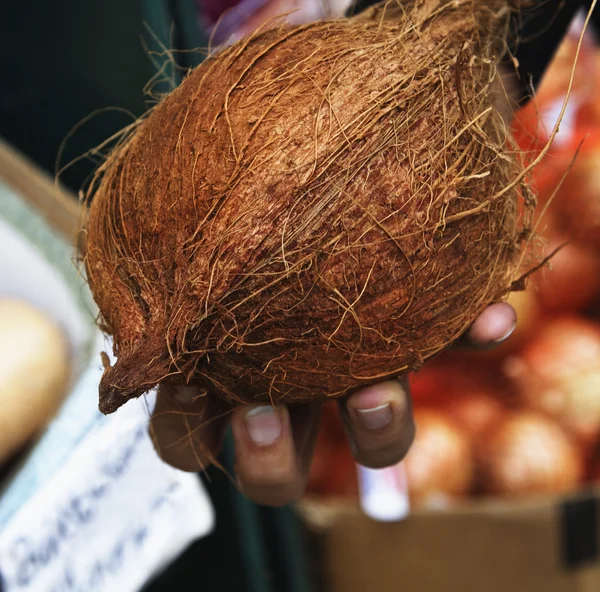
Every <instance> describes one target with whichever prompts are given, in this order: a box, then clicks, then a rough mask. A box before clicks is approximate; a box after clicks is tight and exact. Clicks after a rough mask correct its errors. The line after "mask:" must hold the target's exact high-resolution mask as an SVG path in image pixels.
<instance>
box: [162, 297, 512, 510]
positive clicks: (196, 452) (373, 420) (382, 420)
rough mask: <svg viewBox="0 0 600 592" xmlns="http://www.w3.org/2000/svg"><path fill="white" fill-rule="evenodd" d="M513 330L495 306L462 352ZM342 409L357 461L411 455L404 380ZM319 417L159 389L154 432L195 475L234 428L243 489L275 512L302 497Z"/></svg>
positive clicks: (376, 463)
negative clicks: (226, 433) (409, 451)
mask: <svg viewBox="0 0 600 592" xmlns="http://www.w3.org/2000/svg"><path fill="white" fill-rule="evenodd" d="M515 324H516V313H515V311H514V309H513V308H512V307H511V306H510V305H509V304H506V303H503V302H499V303H496V304H492V305H491V306H489V307H488V308H487V309H486V310H485V311H484V312H483V313H482V314H481V315H480V316H479V317H478V318H477V319H476V320H475V322H474V323H473V324H472V325H471V327H470V328H469V330H468V331H467V332H466V334H465V335H464V336H463V338H462V339H461V344H460V346H461V347H462V346H464V347H470V348H475V349H487V348H489V347H492V346H494V345H498V344H500V343H501V342H502V341H504V340H505V339H506V338H507V337H508V336H509V335H510V334H511V333H512V331H513V330H514V327H515ZM339 410H340V415H341V417H342V420H343V422H344V426H345V429H346V433H347V436H348V440H349V443H350V447H351V449H352V451H353V454H354V457H355V459H356V461H357V462H358V463H360V464H362V465H364V466H367V467H373V468H380V467H386V466H391V465H394V464H396V463H398V462H400V460H402V458H403V457H404V455H405V454H406V453H407V452H408V449H409V447H410V445H411V443H412V440H413V437H414V431H415V428H414V423H413V417H412V408H411V400H410V393H409V389H408V380H407V378H406V377H403V378H399V379H398V380H390V381H387V382H382V383H380V384H376V385H373V386H369V387H367V388H364V389H360V390H358V391H356V392H354V393H352V394H351V395H349V396H348V397H346V398H344V399H342V400H340V402H339ZM320 414H321V404H320V403H314V404H301V405H297V406H293V407H286V406H285V405H281V406H277V407H271V406H249V405H245V406H239V407H235V408H233V409H232V408H228V407H227V406H226V404H225V403H223V402H221V401H218V400H216V398H215V397H209V396H207V397H201V396H199V393H198V391H197V390H196V389H195V388H194V387H182V388H178V389H173V388H172V387H169V386H162V387H160V388H159V392H158V396H157V403H156V408H155V410H154V413H153V416H152V419H151V434H152V438H153V441H154V444H155V447H156V450H157V452H158V454H159V455H160V456H161V457H162V458H163V460H164V461H165V462H167V463H168V464H170V465H172V466H174V467H176V468H179V469H182V470H184V471H192V472H198V471H202V470H204V469H206V468H207V466H209V465H210V464H211V462H213V461H214V459H215V458H216V456H217V455H218V452H219V449H220V446H221V442H222V440H223V435H224V432H225V429H226V427H227V426H228V424H231V428H232V432H233V438H234V442H235V451H236V474H237V479H238V483H239V486H240V489H241V490H242V491H243V493H245V494H246V495H247V496H248V497H249V498H251V499H252V500H254V501H255V502H257V503H260V504H264V505H272V506H280V505H284V504H287V503H290V502H292V501H294V500H296V499H297V498H298V497H299V496H300V495H301V494H302V493H303V491H304V488H305V486H306V481H307V476H308V470H309V468H310V462H311V459H312V454H313V451H314V446H315V441H316V436H317V431H318V428H319V419H320Z"/></svg>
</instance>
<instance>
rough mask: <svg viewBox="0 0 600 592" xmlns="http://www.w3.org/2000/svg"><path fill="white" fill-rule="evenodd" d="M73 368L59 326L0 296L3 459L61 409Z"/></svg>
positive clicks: (0, 460) (0, 448) (0, 457)
mask: <svg viewBox="0 0 600 592" xmlns="http://www.w3.org/2000/svg"><path fill="white" fill-rule="evenodd" d="M69 371H70V365H69V355H68V347H67V342H66V339H65V337H64V336H63V334H62V333H61V331H60V330H59V329H58V327H57V326H56V325H55V324H54V323H53V322H52V321H51V320H50V319H48V318H47V317H46V316H45V315H44V314H43V313H41V312H39V311H38V310H37V309H35V308H33V307H32V306H30V305H29V304H26V303H25V302H20V301H18V300H12V299H0V408H1V409H2V412H1V413H0V464H2V463H3V462H5V461H6V460H8V458H9V457H10V456H11V455H12V454H14V453H15V452H16V451H17V450H18V449H19V448H20V447H21V446H23V445H24V444H25V443H26V442H27V441H28V440H29V439H30V438H31V437H32V436H33V435H34V434H35V433H36V432H38V431H39V430H40V429H41V428H42V427H43V426H44V425H45V424H46V423H47V421H48V420H49V419H50V417H51V416H52V414H53V413H54V412H55V411H56V409H57V408H58V406H59V404H60V402H61V401H62V400H63V398H64V396H65V395H66V390H67V383H68V379H69Z"/></svg>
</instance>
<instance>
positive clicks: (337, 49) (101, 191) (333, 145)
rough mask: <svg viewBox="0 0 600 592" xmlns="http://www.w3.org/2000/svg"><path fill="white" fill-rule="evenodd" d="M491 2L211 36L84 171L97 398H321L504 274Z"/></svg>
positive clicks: (511, 200)
mask: <svg viewBox="0 0 600 592" xmlns="http://www.w3.org/2000/svg"><path fill="white" fill-rule="evenodd" d="M508 12H509V10H508V6H507V5H506V4H505V3H504V2H501V1H498V2H479V1H476V0H454V1H447V0H413V1H412V2H403V3H402V4H396V3H386V4H381V5H378V6H376V7H375V8H373V9H370V10H368V11H367V12H366V13H362V14H360V15H358V16H357V17H354V18H351V19H338V20H331V21H324V22H317V23H312V24H310V25H306V26H296V27H287V26H278V27H277V28H275V29H273V30H269V31H264V32H258V33H257V34H256V35H254V36H252V37H251V38H248V39H243V40H241V41H239V42H238V43H236V44H235V45H233V46H231V47H228V48H226V49H223V50H221V51H218V52H215V53H214V54H213V55H211V56H210V57H209V58H208V59H207V60H206V61H205V62H204V63H203V64H202V65H200V66H199V67H198V68H196V69H195V70H193V71H191V72H190V74H189V75H188V76H187V78H186V79H185V81H184V82H183V83H182V84H181V85H180V86H179V87H178V88H177V89H176V90H175V91H174V92H172V93H171V94H170V95H168V96H167V97H166V98H165V99H164V100H162V101H161V102H160V103H159V104H158V105H157V106H156V107H155V108H154V109H153V110H152V111H151V112H150V113H149V114H148V115H147V116H146V117H145V118H144V119H142V120H140V121H139V122H138V123H137V124H136V125H135V126H134V129H133V130H132V131H131V132H130V133H128V134H127V135H126V137H124V139H123V140H122V141H121V143H120V144H119V146H118V147H117V148H116V149H115V150H113V152H112V153H111V154H110V155H109V156H108V158H107V159H106V160H105V162H104V163H103V164H102V165H101V166H100V167H99V170H98V172H97V174H96V177H95V179H94V182H93V183H92V185H91V186H90V188H89V191H88V198H89V199H90V201H91V207H90V209H89V216H88V220H87V224H86V232H87V247H86V253H85V268H86V272H87V277H88V280H89V284H90V287H91V289H92V292H93V294H94V297H95V299H96V302H97V304H98V306H99V309H100V311H101V322H102V326H103V327H104V328H105V330H106V331H107V332H108V333H109V334H111V335H112V336H113V339H114V353H115V354H116V356H117V361H116V363H115V364H114V365H113V366H112V367H110V366H107V367H106V369H105V373H104V376H103V378H102V381H101V385H100V408H101V410H102V411H103V412H105V413H111V412H113V411H115V410H116V409H117V408H118V407H119V406H120V405H122V404H123V403H125V402H126V401H127V400H128V399H130V398H132V397H138V396H140V395H141V394H143V393H145V392H147V391H148V390H149V389H151V388H153V387H154V386H156V385H157V384H159V383H161V382H165V381H167V382H171V383H174V384H175V383H187V384H194V385H197V386H198V387H199V389H200V392H201V393H207V394H209V395H210V396H215V397H222V398H225V399H227V400H229V401H231V402H247V403H257V402H269V401H270V402H286V403H291V402H294V401H307V400H317V399H322V398H326V397H336V396H341V395H343V394H345V393H348V392H349V391H351V390H352V389H355V388H357V387H360V386H362V385H366V384H369V383H373V382H376V381H379V380H382V379H386V378H389V377H394V376H398V375H401V374H404V373H407V372H410V371H413V370H415V369H417V368H419V367H420V366H421V365H422V364H423V363H424V361H426V360H427V359H428V358H430V357H432V356H434V355H435V354H436V353H438V352H439V351H441V350H442V349H444V348H446V347H448V345H450V344H451V343H453V342H454V341H455V340H456V339H457V338H458V337H459V336H460V335H461V333H463V332H464V331H465V330H466V329H467V327H468V326H469V325H470V324H471V323H472V321H473V320H474V319H475V318H476V316H477V315H478V314H479V313H481V311H482V310H483V309H484V307H485V306H487V305H488V304H490V303H491V302H493V301H496V300H499V299H502V298H503V297H504V296H506V295H507V294H508V292H509V291H510V290H511V289H512V288H513V287H514V286H515V282H516V281H517V279H518V278H519V277H520V276H521V273H522V263H523V259H524V252H525V251H526V250H527V249H526V247H527V245H528V244H529V242H530V238H531V218H532V211H533V207H534V199H533V197H532V195H531V193H530V191H529V189H528V187H527V185H526V183H525V175H524V165H523V163H522V162H521V159H520V157H519V155H518V154H517V153H516V151H515V147H514V144H513V142H512V140H511V138H510V136H509V134H508V132H507V130H506V127H505V123H504V121H503V119H502V117H501V115H500V113H499V112H498V110H497V108H496V106H495V105H496V98H495V96H496V95H495V93H494V88H495V85H496V83H497V73H496V67H497V64H498V63H499V61H500V59H501V57H502V53H503V51H504V43H503V41H504V37H505V35H506V22H507V16H508Z"/></svg>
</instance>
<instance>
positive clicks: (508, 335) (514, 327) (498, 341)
mask: <svg viewBox="0 0 600 592" xmlns="http://www.w3.org/2000/svg"><path fill="white" fill-rule="evenodd" d="M516 328H517V323H514V324H513V326H512V327H511V328H510V329H509V330H508V331H507V332H506V333H505V334H504V335H503V336H502V337H500V339H496V343H503V342H505V341H506V340H507V339H508V338H509V337H510V336H511V335H512V334H513V333H514V331H515V329H516Z"/></svg>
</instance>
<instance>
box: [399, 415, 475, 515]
mask: <svg viewBox="0 0 600 592" xmlns="http://www.w3.org/2000/svg"><path fill="white" fill-rule="evenodd" d="M415 424H416V428H417V431H416V436H415V440H414V442H413V445H412V448H411V449H410V450H409V452H408V454H407V456H406V458H405V459H404V466H405V469H406V477H407V480H408V488H409V494H410V496H411V498H412V499H413V501H415V502H416V503H426V502H427V501H428V500H429V499H431V498H437V497H448V498H454V497H460V496H464V495H466V494H467V493H468V492H469V490H470V488H471V485H472V483H473V475H474V462H473V455H472V449H471V442H470V440H469V438H468V437H467V435H466V434H465V432H464V431H463V430H461V429H460V428H459V427H458V426H457V425H456V424H455V423H454V422H452V421H451V420H449V419H448V418H447V417H446V416H444V415H443V414H442V413H440V412H439V411H434V410H430V409H417V410H415Z"/></svg>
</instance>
